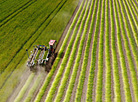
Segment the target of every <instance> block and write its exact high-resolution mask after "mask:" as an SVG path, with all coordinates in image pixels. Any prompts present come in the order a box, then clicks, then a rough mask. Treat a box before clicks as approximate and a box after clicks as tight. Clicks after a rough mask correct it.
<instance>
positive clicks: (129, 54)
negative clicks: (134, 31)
mask: <svg viewBox="0 0 138 102" xmlns="http://www.w3.org/2000/svg"><path fill="white" fill-rule="evenodd" d="M117 5H118V6H117V7H118V10H120V9H119V5H121V11H122V12H121V13H122V16H121V13H119V17H120V21H121V29H122V37H123V39H126V40H124V46H125V49H126V58H127V60H128V64H129V68H130V69H129V70H131V71H130V76H131V77H130V78H131V80H132V85H133V92H134V97H135V100H136V101H137V100H138V98H137V95H138V88H137V86H138V82H137V75H136V70H135V65H134V61H133V58H132V57H133V56H132V55H133V52H134V51H133V49H132V48H131V46H133V44H132V45H131V46H129V45H130V44H129V42H130V43H131V42H132V40H128V39H127V35H128V36H129V35H130V32H129V27H128V23H127V20H126V16H125V13H124V12H123V5H122V2H119V1H118V2H117ZM123 21H124V24H123ZM123 25H124V27H125V28H124V27H123ZM125 29H126V32H125ZM126 34H127V35H126ZM129 39H132V37H130V36H129ZM131 49H132V52H131ZM134 55H135V56H137V54H134ZM134 58H135V57H134Z"/></svg>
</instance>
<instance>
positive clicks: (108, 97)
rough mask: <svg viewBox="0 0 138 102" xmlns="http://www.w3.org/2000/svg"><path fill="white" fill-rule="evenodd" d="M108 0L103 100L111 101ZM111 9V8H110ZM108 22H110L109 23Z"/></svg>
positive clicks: (108, 0)
mask: <svg viewBox="0 0 138 102" xmlns="http://www.w3.org/2000/svg"><path fill="white" fill-rule="evenodd" d="M109 2H110V0H107V1H106V11H105V25H106V26H105V27H106V28H105V32H106V34H105V67H106V68H105V101H106V102H111V101H112V100H111V68H112V67H111V61H110V60H111V58H110V53H111V50H110V36H109V35H110V34H111V30H110V29H109V27H110V23H111V14H110V12H109V10H110V3H109ZM110 11H111V10H110ZM109 22H110V23H109Z"/></svg>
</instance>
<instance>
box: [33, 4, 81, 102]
mask: <svg viewBox="0 0 138 102" xmlns="http://www.w3.org/2000/svg"><path fill="white" fill-rule="evenodd" d="M82 7H83V2H82V4H81V6H80V8H79V10H78V12H77V14H76V16H75V18H74V20H73V23H72V24H71V26H70V28H69V30H68V33H67V35H66V37H65V39H64V41H63V44H62V46H61V48H60V50H59V53H58V56H57V58H56V60H55V62H54V65H53V66H52V70H51V71H50V73H49V74H48V77H47V78H46V80H45V82H44V84H43V86H42V88H41V90H40V92H39V93H38V95H37V97H36V99H35V102H39V101H40V100H41V98H42V97H43V95H44V93H45V90H46V88H47V86H48V85H49V82H50V80H51V78H52V75H53V74H54V72H55V69H56V68H57V65H58V63H59V61H60V59H61V56H62V54H63V52H64V50H65V47H66V44H67V41H68V39H69V36H70V34H71V31H72V29H73V28H74V26H75V24H76V22H77V19H78V16H79V14H80V13H81V10H82ZM70 46H71V45H70Z"/></svg>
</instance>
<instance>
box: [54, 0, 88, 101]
mask: <svg viewBox="0 0 138 102" xmlns="http://www.w3.org/2000/svg"><path fill="white" fill-rule="evenodd" d="M88 4H90V3H89V2H88V3H87V5H88ZM88 8H89V6H87V8H86V10H85V14H84V16H83V20H82V21H83V22H81V25H80V30H79V32H78V35H79V36H80V35H81V34H82V33H83V29H85V28H86V27H85V24H86V23H85V22H86V19H87V15H88V10H89V9H88ZM85 35H86V33H83V35H82V37H81V39H85ZM77 40H78V41H79V40H80V38H77ZM78 41H77V42H76V43H75V44H74V47H73V51H72V53H71V55H70V56H71V57H70V59H69V62H68V65H67V67H66V70H65V74H64V76H63V78H62V81H61V85H60V87H59V90H58V93H57V96H56V99H55V101H56V102H59V101H61V99H62V95H63V94H64V89H65V87H66V83H67V80H68V78H69V73H70V69H71V67H72V64H73V60H74V57H75V53H76V49H77V48H78V47H77V46H78ZM80 43H81V42H80ZM80 46H82V45H80V44H79V47H80ZM78 54H79V52H77V54H76V55H77V56H76V57H77V58H78ZM73 56H74V57H73ZM77 58H76V60H77ZM74 66H75V65H74ZM73 68H74V67H73Z"/></svg>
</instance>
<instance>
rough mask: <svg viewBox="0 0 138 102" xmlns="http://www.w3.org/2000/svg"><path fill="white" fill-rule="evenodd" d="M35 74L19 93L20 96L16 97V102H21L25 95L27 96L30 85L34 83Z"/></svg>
mask: <svg viewBox="0 0 138 102" xmlns="http://www.w3.org/2000/svg"><path fill="white" fill-rule="evenodd" d="M34 76H35V74H34V73H32V74H31V75H30V76H29V78H28V79H27V81H26V83H25V85H24V86H23V88H22V89H21V91H20V92H19V94H18V96H17V97H16V99H15V100H14V102H19V101H21V100H22V98H23V95H24V94H25V92H26V90H27V88H28V86H29V85H30V83H31V82H32V79H33V78H34Z"/></svg>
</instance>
